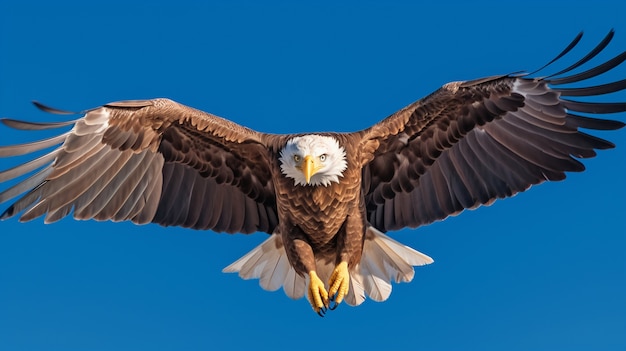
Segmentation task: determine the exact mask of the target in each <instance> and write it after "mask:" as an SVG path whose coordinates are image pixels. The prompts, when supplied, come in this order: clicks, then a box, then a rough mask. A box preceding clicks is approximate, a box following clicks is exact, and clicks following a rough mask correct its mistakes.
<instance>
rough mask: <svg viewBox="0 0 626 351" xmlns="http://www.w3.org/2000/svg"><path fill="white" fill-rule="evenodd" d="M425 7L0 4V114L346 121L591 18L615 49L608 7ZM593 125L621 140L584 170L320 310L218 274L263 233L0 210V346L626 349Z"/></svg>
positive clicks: (365, 120)
mask: <svg viewBox="0 0 626 351" xmlns="http://www.w3.org/2000/svg"><path fill="white" fill-rule="evenodd" d="M12 2H17V1H12ZM434 3H435V2H433V4H429V3H427V2H424V3H418V2H408V1H407V2H387V3H385V4H380V3H377V2H372V1H358V2H328V3H325V4H319V5H313V4H312V3H311V2H299V3H298V4H291V3H288V2H282V3H281V2H264V4H258V3H257V2H253V1H249V2H239V1H234V2H224V3H206V4H202V5H201V4H200V2H198V3H195V2H186V1H168V2H162V1H150V2H147V1H146V2H144V3H131V2H127V1H118V0H113V1H94V2H88V1H84V2H82V3H78V2H76V3H74V2H67V3H65V2H63V1H54V2H41V3H36V2H32V1H20V2H19V4H9V3H7V1H3V2H2V3H0V115H2V116H5V117H16V118H25V119H30V120H39V121H47V120H50V119H51V118H57V117H58V116H51V115H46V114H43V113H41V112H39V111H37V110H36V109H35V108H34V107H32V106H31V105H30V101H31V100H33V99H36V100H39V101H42V102H45V103H47V104H50V105H53V106H56V107H59V108H64V109H70V110H72V109H73V110H81V109H85V108H90V107H94V106H98V105H101V104H103V103H106V102H109V101H115V100H122V99H142V98H152V97H169V98H172V99H175V100H178V101H180V102H182V103H185V104H187V105H190V106H194V107H196V108H199V109H203V110H206V111H210V112H212V113H215V114H217V115H221V116H223V117H226V118H229V119H232V120H234V121H236V122H238V123H241V124H244V125H247V126H249V127H251V128H255V129H258V130H261V131H271V132H297V131H319V130H335V131H350V130H356V129H360V128H364V127H367V126H369V125H371V124H374V123H376V122H377V121H378V120H380V119H382V118H384V117H386V116H387V115H389V114H391V113H393V112H394V111H396V110H398V109H400V108H401V107H403V106H405V105H407V104H409V103H411V102H412V101H414V100H417V99H419V98H421V97H423V96H425V95H427V94H429V93H430V92H432V91H434V90H435V89H437V88H438V87H439V86H441V85H442V84H444V83H446V82H449V81H453V80H465V79H473V78H478V77H482V76H487V75H493V74H501V73H508V72H513V71H518V70H533V69H535V68H537V67H539V66H541V65H542V64H544V63H545V62H547V60H549V59H551V58H552V57H553V56H555V55H556V54H557V53H558V52H560V50H561V49H562V48H563V47H564V46H565V45H566V44H567V43H569V41H570V40H571V39H572V38H573V37H574V36H575V35H576V34H577V33H578V32H579V31H581V30H585V33H586V34H585V38H584V40H583V42H582V45H581V48H580V49H579V50H577V51H576V53H578V54H579V56H578V57H580V56H581V55H583V54H584V53H585V51H587V50H590V49H591V48H592V47H593V46H594V45H595V44H596V43H597V42H598V41H599V40H601V39H602V38H603V36H604V35H605V34H606V33H607V32H608V30H609V29H610V28H615V29H616V31H617V34H616V38H615V40H614V43H612V45H611V46H610V47H609V49H608V50H607V53H605V54H604V55H602V58H605V59H608V58H610V57H612V56H614V55H616V54H618V53H619V52H621V51H623V50H625V49H626V21H625V17H624V16H625V15H626V2H624V1H617V0H616V1H613V2H603V1H593V2H586V3H583V2H573V1H562V2H561V1H559V2H550V3H548V2H544V1H541V2H540V1H536V2H534V1H530V2H521V1H517V2H511V3H510V4H505V3H501V2H494V3H487V2H475V1H472V2H470V1H468V2H459V3H455V2H444V1H441V2H436V3H437V4H434ZM565 61H566V63H569V62H572V61H574V58H569V59H567V60H565ZM593 62H595V63H599V62H600V61H599V60H594V61H593ZM561 67H562V66H561ZM625 77H626V68H624V67H620V68H619V69H618V70H616V71H615V72H614V73H612V74H608V75H607V76H606V77H603V78H602V79H600V80H598V82H608V81H609V80H611V79H613V80H619V79H624V78H625ZM618 98H619V99H621V100H622V101H624V100H626V93H624V92H622V93H620V94H618V96H617V97H615V98H614V100H617V99H618ZM616 118H618V119H620V120H622V121H626V116H625V115H624V114H622V115H620V116H616ZM0 132H1V134H0V145H5V144H11V143H16V142H23V141H26V140H32V139H33V138H36V135H32V134H29V133H19V132H13V131H8V130H7V129H5V128H3V129H1V130H0ZM7 133H8V134H7ZM595 134H596V135H600V136H602V137H605V138H608V139H610V140H612V141H613V142H615V143H616V144H617V145H618V147H617V149H614V150H609V151H603V152H600V155H599V157H598V158H596V159H593V160H588V161H586V162H585V164H586V165H587V166H588V170H587V171H586V172H584V173H580V174H570V175H569V177H568V179H567V180H566V181H564V182H558V183H551V184H543V185H540V186H537V187H533V188H532V189H531V191H529V192H527V193H524V194H520V195H519V196H516V197H514V198H512V199H507V200H503V201H498V202H496V203H495V204H494V205H493V206H491V207H484V208H480V209H478V210H476V211H467V212H464V213H463V214H462V215H460V216H458V217H454V218H449V219H447V220H446V221H444V222H439V223H435V224H433V225H430V226H427V227H424V228H420V229H418V230H405V231H401V232H397V233H393V236H394V237H395V238H396V239H398V240H400V241H402V242H403V243H406V244H408V245H410V246H412V247H415V248H417V249H418V250H420V251H423V252H425V253H427V254H429V255H431V256H432V257H433V258H434V259H435V263H434V264H432V265H430V266H428V267H422V268H417V271H416V275H415V279H414V281H413V282H412V283H410V284H402V285H395V286H394V292H393V293H392V295H391V298H390V299H389V300H388V301H386V302H384V303H375V302H372V301H366V302H365V303H364V304H363V305H361V306H360V307H357V308H351V307H348V306H346V305H342V306H340V308H339V309H338V310H336V311H334V312H332V313H329V314H328V315H327V317H326V318H324V319H321V318H319V317H318V316H317V315H315V314H314V313H313V312H312V310H311V309H310V307H309V305H308V302H307V301H306V300H304V299H302V300H297V301H293V300H290V299H289V298H287V297H286V296H285V295H284V293H283V292H282V291H278V292H274V293H270V292H266V291H263V290H261V288H260V287H259V286H258V283H257V281H243V280H241V279H239V278H238V277H237V276H236V275H232V274H231V275H227V274H223V273H221V269H222V268H223V267H224V266H226V265H228V264H229V263H231V262H232V261H234V260H235V259H237V258H239V257H240V256H241V255H243V254H244V253H245V252H247V251H248V250H250V249H251V248H253V247H254V246H256V245H257V244H258V243H260V242H261V241H262V240H264V238H265V235H263V234H256V235H251V236H244V235H233V236H231V235H226V234H219V235H218V234H214V233H212V232H199V231H192V230H185V229H180V228H161V227H159V226H156V225H146V226H135V225H132V224H130V223H110V222H104V223H97V222H94V221H89V222H78V221H74V220H72V219H66V220H63V221H61V222H58V223H56V224H52V225H43V224H42V221H41V220H36V221H33V222H30V223H27V224H20V223H19V222H18V221H17V220H15V219H12V220H8V221H4V222H2V223H0V349H2V350H14V351H18V350H220V349H244V348H250V349H252V348H254V349H270V348H271V349H274V350H281V349H290V350H332V349H353V348H354V349H355V350H357V349H372V350H374V349H395V350H403V349H404V350H508V351H511V350H626V255H625V254H624V252H625V250H626V224H625V223H624V215H625V214H626V213H625V205H624V198H625V197H626V186H625V185H624V177H625V176H626V163H625V161H626V129H625V130H620V131H617V132H598V133H595ZM12 164H14V161H13V160H0V169H4V168H7V167H9V166H10V165H12ZM0 208H1V209H4V208H6V204H5V205H2V206H0Z"/></svg>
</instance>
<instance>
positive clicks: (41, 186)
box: [0, 31, 626, 315]
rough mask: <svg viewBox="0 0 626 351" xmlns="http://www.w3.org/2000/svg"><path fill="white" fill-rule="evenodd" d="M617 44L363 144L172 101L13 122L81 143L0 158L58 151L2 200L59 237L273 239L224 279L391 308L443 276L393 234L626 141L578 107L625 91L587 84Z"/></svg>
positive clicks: (465, 85)
mask: <svg viewBox="0 0 626 351" xmlns="http://www.w3.org/2000/svg"><path fill="white" fill-rule="evenodd" d="M613 35H614V33H613V31H611V32H610V33H609V34H608V35H607V36H606V37H605V38H604V40H602V41H601V42H600V44H598V45H597V46H596V47H595V48H594V49H593V50H592V51H591V52H590V53H589V54H588V55H586V56H584V57H583V58H582V59H580V60H578V61H577V62H576V63H574V64H573V65H571V66H569V67H567V68H565V69H563V70H561V71H559V72H557V73H555V74H552V75H549V76H545V77H534V75H535V74H534V73H533V74H509V75H501V76H493V77H488V78H483V79H477V80H473V81H465V82H453V83H448V84H446V85H444V86H443V87H442V88H440V89H439V90H437V91H435V92H433V93H432V94H430V95H429V96H427V97H425V98H423V99H421V100H419V101H417V102H415V103H413V104H411V105H409V106H407V107H405V108H403V109H401V110H400V111H398V112H396V113H394V114H392V115H391V116H389V117H387V118H385V119H384V120H382V121H381V122H379V123H377V124H376V125H374V126H372V127H370V128H367V129H365V130H361V131H357V132H353V133H328V132H325V133H302V134H294V135H278V134H267V133H261V132H257V131H254V130H251V129H248V128H246V127H243V126H240V125H238V124H236V123H233V122H231V121H228V120H226V119H223V118H220V117H217V116H214V115H211V114H209V113H205V112H202V111H199V110H196V109H193V108H190V107H187V106H184V105H181V104H179V103H177V102H174V101H171V100H168V99H153V100H141V101H122V102H115V103H109V104H106V105H104V106H102V107H99V108H95V109H92V110H89V111H86V112H85V113H84V116H83V117H81V118H79V119H76V120H73V121H68V122H60V123H31V122H24V121H18V120H13V119H2V122H3V123H4V124H5V125H6V126H8V127H12V128H16V129H25V130H41V129H54V128H61V127H67V126H72V129H71V130H70V131H68V132H66V133H63V134H61V135H59V136H56V137H52V138H50V139H46V140H42V141H37V142H31V143H25V144H20V145H8V146H1V147H0V157H10V156H17V155H24V154H32V153H34V154H37V155H41V152H39V151H41V150H50V149H51V148H53V147H54V149H52V150H51V151H49V152H48V153H44V154H43V155H41V156H38V157H37V158H35V159H33V160H32V161H30V162H27V163H24V164H21V165H18V166H15V167H13V168H11V169H7V170H4V171H1V172H0V182H5V181H9V180H12V179H19V181H18V182H17V183H16V184H15V185H13V186H11V187H9V188H8V189H6V190H4V191H3V192H2V193H0V203H3V202H6V201H9V200H12V199H16V198H17V200H15V201H14V202H13V203H12V205H10V206H9V207H8V208H7V209H6V211H4V213H2V215H1V216H0V218H2V219H6V218H10V217H13V216H16V215H20V220H23V221H29V220H32V219H35V218H37V217H40V216H44V217H45V221H46V223H50V222H54V221H57V220H59V219H61V218H63V217H65V216H67V215H70V214H71V215H72V216H74V218H77V219H97V220H113V221H124V220H131V221H133V222H135V223H137V224H144V223H150V222H152V223H158V224H161V225H165V226H170V225H177V226H183V227H188V228H193V229H205V230H213V231H216V232H228V233H246V234H247V233H254V232H266V233H268V234H270V236H269V238H268V239H267V240H266V241H265V242H263V243H262V244H261V245H259V246H258V247H256V248H255V249H253V250H252V251H251V252H249V253H248V254H246V255H245V256H243V257H242V258H240V259H239V260H237V261H236V262H234V263H233V264H231V265H230V266H228V267H226V268H225V269H224V271H226V272H238V273H239V275H240V276H241V277H243V278H245V279H250V278H259V279H260V284H261V286H262V287H263V288H264V289H267V290H277V289H280V288H281V287H282V288H283V290H284V291H285V292H286V294H287V295H288V296H289V297H291V298H300V297H302V296H304V295H306V296H307V298H308V300H309V302H310V303H311V306H312V307H313V309H314V310H315V311H316V312H317V313H318V314H320V315H323V314H324V313H325V312H326V311H327V309H328V308H331V309H333V308H335V307H336V306H337V305H338V304H340V303H341V302H342V301H344V300H345V301H346V302H347V303H348V304H350V305H359V304H360V303H362V302H363V301H364V300H365V298H366V297H370V298H371V299H373V300H375V301H384V300H386V299H387V298H388V297H389V295H390V293H391V282H408V281H411V279H412V278H413V275H414V268H413V267H414V266H419V265H424V264H428V263H431V262H432V259H431V258H430V257H428V256H426V255H424V254H422V253H420V252H418V251H416V250H414V249H412V248H410V247H407V246H405V245H402V244H400V243H398V242H397V241H395V240H393V239H391V238H390V237H388V236H387V235H385V234H383V233H384V232H387V231H390V230H398V229H401V228H404V227H411V228H416V227H419V226H421V225H425V224H428V223H431V222H433V221H436V220H441V219H444V218H446V217H448V216H450V215H453V214H457V213H459V212H460V211H462V210H463V209H466V208H475V207H477V206H479V205H481V204H489V203H491V202H493V201H494V200H495V199H498V198H505V197H508V196H512V195H514V194H516V193H518V192H521V191H524V190H526V189H528V188H529V187H530V186H531V185H533V184H538V183H541V182H543V181H545V180H561V179H564V178H565V172H570V171H582V170H583V169H584V166H583V165H582V163H580V161H579V160H578V159H580V158H589V157H593V156H595V155H596V151H595V150H597V149H608V148H612V147H613V144H612V143H610V142H608V141H605V140H602V139H599V138H597V137H594V136H591V135H589V134H586V133H584V132H582V131H581V130H580V129H581V128H582V129H595V130H611V129H618V128H621V127H623V126H624V123H622V122H618V121H612V120H607V119H600V118H596V117H594V115H596V114H608V113H619V112H624V111H626V103H625V102H616V103H598V102H585V101H581V100H578V98H579V97H583V98H584V97H593V96H597V95H602V94H608V93H614V92H618V91H621V90H624V89H625V88H626V79H622V80H618V81H615V82H610V83H608V84H602V85H594V86H582V87H581V84H580V83H585V82H586V81H587V80H589V79H591V78H594V77H596V76H599V75H601V74H603V73H605V72H607V71H610V70H611V69H613V68H615V67H616V66H618V65H620V64H621V63H622V62H623V61H624V60H625V59H626V52H622V53H621V54H619V55H617V56H615V57H614V58H612V59H610V60H608V61H606V62H605V63H603V64H600V65H598V66H595V67H591V68H589V69H586V70H582V71H581V72H579V73H575V74H573V73H571V72H572V71H573V70H575V69H577V68H579V67H581V66H583V65H585V64H586V63H587V62H588V61H589V60H591V59H592V58H593V57H595V56H596V55H597V54H599V53H600V52H601V51H602V50H603V49H604V48H605V47H606V46H607V45H608V43H609V42H610V40H611V38H612V37H613ZM581 37H582V35H579V36H577V37H576V39H575V40H574V41H573V42H572V43H571V44H570V45H569V46H568V47H567V48H566V49H565V50H564V51H563V52H562V53H561V54H559V55H558V56H557V57H556V58H555V59H554V60H552V61H551V62H550V63H548V65H550V64H551V63H553V62H554V61H557V60H559V59H560V58H561V57H562V56H564V55H565V54H567V53H568V52H569V51H570V50H571V49H572V48H573V47H574V46H576V45H577V44H578V42H579V41H580V39H581ZM548 65H546V66H548ZM544 68H545V66H544ZM542 69H543V68H542ZM571 83H576V84H574V85H573V86H572V85H568V84H571ZM583 100H584V99H583ZM37 106H38V107H39V108H41V109H43V110H44V111H47V112H51V113H57V114H67V113H68V112H66V111H60V110H56V109H52V108H49V107H46V106H43V105H41V104H37ZM20 196H21V197H20Z"/></svg>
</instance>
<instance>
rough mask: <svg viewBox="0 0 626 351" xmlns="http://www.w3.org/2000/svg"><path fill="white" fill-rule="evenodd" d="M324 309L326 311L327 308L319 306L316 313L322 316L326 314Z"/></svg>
mask: <svg viewBox="0 0 626 351" xmlns="http://www.w3.org/2000/svg"><path fill="white" fill-rule="evenodd" d="M326 311H328V309H326V307H322V308H320V310H319V311H317V315H318V316H320V317H322V318H324V315H325V314H326Z"/></svg>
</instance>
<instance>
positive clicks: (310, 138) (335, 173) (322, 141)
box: [279, 134, 348, 186]
mask: <svg viewBox="0 0 626 351" xmlns="http://www.w3.org/2000/svg"><path fill="white" fill-rule="evenodd" d="M306 155H309V156H312V157H315V158H319V157H320V156H321V155H324V156H325V160H324V161H323V162H322V167H321V168H320V169H319V170H318V171H317V172H316V173H315V174H314V175H313V177H311V180H310V183H307V181H306V178H305V176H304V174H303V173H302V170H301V169H300V168H299V165H298V162H299V161H296V157H297V159H298V160H302V159H303V158H304V156H306ZM279 160H280V170H281V172H282V173H283V174H284V175H285V176H287V177H289V178H292V179H293V180H294V184H295V185H303V186H304V185H312V186H320V185H323V186H328V185H330V184H331V183H333V182H334V183H339V177H341V176H343V171H345V170H346V168H348V161H347V160H346V150H345V149H344V148H343V147H342V146H340V145H339V142H338V141H337V140H336V139H335V138H332V137H329V136H323V135H317V134H309V135H303V136H298V137H295V138H292V139H290V140H289V141H287V144H286V145H285V147H284V148H283V149H282V150H281V152H280V158H279Z"/></svg>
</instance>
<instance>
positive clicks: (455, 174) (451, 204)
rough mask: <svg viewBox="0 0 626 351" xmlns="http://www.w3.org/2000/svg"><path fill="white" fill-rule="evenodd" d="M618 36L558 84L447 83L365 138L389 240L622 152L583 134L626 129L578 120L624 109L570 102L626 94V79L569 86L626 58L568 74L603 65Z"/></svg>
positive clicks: (366, 177)
mask: <svg viewBox="0 0 626 351" xmlns="http://www.w3.org/2000/svg"><path fill="white" fill-rule="evenodd" d="M612 36H613V32H612V31H611V32H610V33H609V35H607V37H606V38H605V39H604V40H603V41H602V42H601V43H600V44H599V45H598V46H597V47H596V48H595V49H594V50H592V51H591V52H590V53H589V54H588V55H586V56H585V57H584V58H582V59H581V60H579V61H578V62H577V63H575V64H574V65H572V66H570V67H568V68H566V69H564V70H562V71H560V72H558V73H555V74H553V75H551V76H548V77H543V78H530V77H528V75H505V76H497V77H488V78H484V79H480V80H475V81H468V82H457V83H450V84H446V85H444V86H443V87H442V88H441V89H439V90H437V91H436V92H434V93H433V94H431V95H429V96H428V97H426V98H424V99H422V100H420V101H417V102H415V103H413V104H411V105H409V106H407V107H406V108H404V109H402V110H400V111H398V112H397V113H395V114H393V115H391V116H390V117H388V118H386V119H385V120H383V121H381V122H380V123H378V124H377V125H375V126H373V127H371V128H369V129H366V130H364V131H363V132H362V133H363V139H362V140H363V142H362V145H361V146H362V148H361V150H363V151H364V156H365V157H364V159H363V163H364V170H363V188H364V191H365V194H366V195H365V200H366V205H367V212H368V219H369V222H370V223H371V224H372V225H373V226H375V227H376V228H378V229H380V230H382V231H387V230H396V229H400V228H403V227H418V226H420V225H424V224H427V223H430V222H433V221H435V220H440V219H444V218H446V217H447V216H450V215H453V214H456V213H458V212H460V211H462V210H463V209H466V208H474V207H477V206H479V205H481V204H489V203H491V202H493V201H494V200H495V199H498V198H504V197H508V196H512V195H513V194H515V193H518V192H520V191H524V190H526V189H528V188H529V187H530V186H531V185H533V184H538V183H541V182H543V181H545V180H561V179H563V178H565V172H571V171H582V170H583V169H584V166H583V165H582V164H581V163H580V162H579V161H578V160H576V159H575V158H589V157H593V156H595V154H596V153H595V151H594V150H595V149H607V148H612V147H613V146H614V145H613V144H612V143H610V142H608V141H605V140H602V139H599V138H597V137H594V136H591V135H588V134H585V133H583V132H581V131H580V130H579V128H585V129H596V130H610V129H618V128H621V127H623V126H624V123H622V122H618V121H611V120H605V119H597V118H592V117H587V116H581V115H579V114H578V113H583V114H592V115H593V114H606V113H616V112H624V111H626V103H623V102H621V103H593V102H581V101H575V100H571V98H570V97H579V96H581V97H590V96H591V97H592V96H597V95H601V94H606V93H612V92H617V91H621V90H623V89H625V88H626V79H624V80H619V81H616V82H613V83H609V84H604V85H598V86H590V87H582V88H578V87H577V88H564V87H562V85H565V84H569V83H577V82H582V81H586V80H587V79H590V78H593V77H596V76H598V75H600V74H602V73H604V72H606V71H609V70H611V69H613V68H614V67H616V66H618V65H619V64H620V63H622V62H623V61H624V60H626V52H622V53H621V54H619V55H617V56H616V57H614V58H613V59H611V60H609V61H607V62H606V63H604V64H601V65H599V66H597V67H594V68H591V69H589V70H586V71H584V72H581V73H577V74H573V75H570V76H565V77H563V76H562V75H563V74H565V73H568V72H570V71H571V70H573V69H575V68H577V67H579V66H581V65H583V64H584V63H586V62H587V61H589V60H590V59H591V58H593V57H594V56H596V55H597V54H598V53H599V52H600V51H602V49H604V47H605V46H606V45H607V44H608V42H609V41H610V40H611V38H612ZM580 37H581V35H579V36H578V37H577V38H576V39H575V40H574V41H573V42H572V43H571V44H570V45H569V46H568V48H566V49H565V50H564V51H563V52H562V53H561V54H560V55H559V56H557V58H555V59H554V60H553V61H552V62H554V61H555V60H557V59H559V58H560V57H561V56H563V55H564V54H566V53H567V52H568V51H569V50H570V49H571V48H573V47H574V46H575V45H576V44H577V43H578V41H579V39H580ZM552 62H550V63H552ZM546 66H547V65H546Z"/></svg>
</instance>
